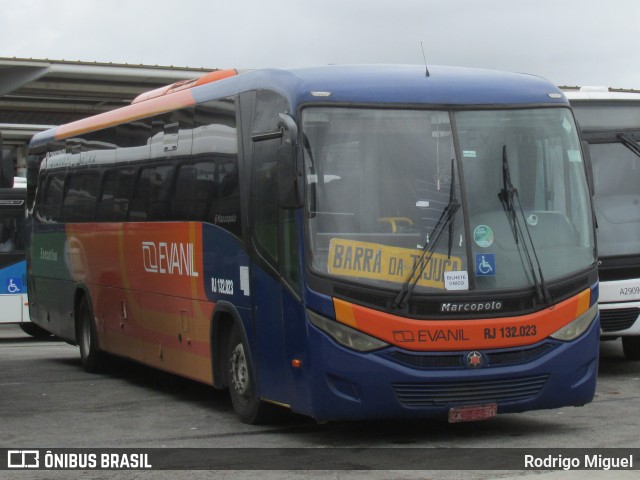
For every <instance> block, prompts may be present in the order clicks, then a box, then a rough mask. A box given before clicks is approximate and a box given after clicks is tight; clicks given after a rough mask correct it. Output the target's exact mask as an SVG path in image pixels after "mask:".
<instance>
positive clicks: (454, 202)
mask: <svg viewBox="0 0 640 480" xmlns="http://www.w3.org/2000/svg"><path fill="white" fill-rule="evenodd" d="M454 165H455V160H454V159H452V160H451V188H450V190H449V203H448V204H447V206H446V207H445V208H444V209H443V210H442V213H441V214H440V218H438V221H437V222H436V224H435V226H434V227H433V230H432V232H431V235H430V237H431V241H428V242H425V245H424V246H423V247H422V253H421V254H420V257H419V258H418V260H417V261H416V262H415V263H414V264H413V268H412V269H411V273H410V274H409V276H408V277H407V279H406V280H405V281H404V283H403V284H402V287H401V288H400V291H399V292H398V295H396V298H395V300H394V301H393V304H392V306H393V307H394V308H398V309H402V308H404V306H405V305H406V304H407V302H408V301H409V299H410V298H411V295H412V294H413V290H414V289H415V287H416V285H417V284H418V280H420V277H421V276H422V272H424V269H425V268H426V267H427V265H428V264H429V263H430V262H431V259H432V258H433V254H434V253H435V250H436V247H437V246H438V242H439V241H440V237H442V232H444V229H445V228H446V227H447V226H448V227H449V231H448V233H449V246H448V256H449V257H451V249H452V247H453V218H454V217H455V214H456V212H457V211H458V209H459V208H460V202H459V201H458V198H457V197H456V186H455V172H454ZM427 238H429V237H427Z"/></svg>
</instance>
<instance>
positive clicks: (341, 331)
mask: <svg viewBox="0 0 640 480" xmlns="http://www.w3.org/2000/svg"><path fill="white" fill-rule="evenodd" d="M307 316H308V317H309V321H310V322H311V324H312V325H315V326H316V327H318V328H319V329H320V330H322V331H323V332H325V333H326V334H327V335H329V336H330V337H331V338H333V339H334V340H335V341H336V342H338V343H339V344H340V345H343V346H345V347H347V348H351V349H352V350H357V351H358V352H370V351H371V350H377V349H379V348H383V347H386V346H388V345H389V344H388V343H385V342H383V341H382V340H378V339H377V338H374V337H371V336H369V335H367V334H366V333H362V332H359V331H358V330H354V329H353V328H351V327H347V326H346V325H343V324H342V323H339V322H337V321H335V320H330V319H328V318H326V317H323V316H322V315H318V314H317V313H314V312H312V311H310V310H307Z"/></svg>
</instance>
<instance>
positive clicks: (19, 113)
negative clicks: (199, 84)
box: [0, 57, 216, 145]
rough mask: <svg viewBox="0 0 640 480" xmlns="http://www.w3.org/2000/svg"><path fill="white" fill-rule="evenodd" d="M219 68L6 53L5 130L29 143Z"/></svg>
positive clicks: (10, 140)
mask: <svg viewBox="0 0 640 480" xmlns="http://www.w3.org/2000/svg"><path fill="white" fill-rule="evenodd" d="M214 70H216V69H206V68H189V67H185V68H182V67H166V66H157V65H156V66H150V65H130V64H115V63H98V62H82V61H65V60H36V59H24V58H4V57H0V131H1V132H2V136H3V138H4V142H5V144H14V145H20V144H26V143H28V142H29V140H30V138H31V136H33V135H34V134H35V133H37V132H38V131H41V130H44V129H46V128H49V127H51V126H55V125H61V124H63V123H68V122H71V121H74V120H78V119H80V118H85V117H88V116H91V115H96V114H98V113H102V112H105V111H108V110H113V109H115V108H118V107H122V106H125V105H127V104H129V103H131V100H133V99H134V98H135V97H137V96H138V95H139V94H141V93H143V92H146V91H149V90H153V89H156V88H159V87H162V86H164V85H169V84H172V83H174V82H177V81H179V80H185V79H191V78H196V77H200V76H201V75H204V74H205V73H207V72H211V71H214Z"/></svg>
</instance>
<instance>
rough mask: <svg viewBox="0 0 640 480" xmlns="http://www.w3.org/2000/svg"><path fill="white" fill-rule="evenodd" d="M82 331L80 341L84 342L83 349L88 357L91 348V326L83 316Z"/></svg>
mask: <svg viewBox="0 0 640 480" xmlns="http://www.w3.org/2000/svg"><path fill="white" fill-rule="evenodd" d="M81 328H82V332H81V335H80V337H81V338H80V341H81V342H82V350H83V353H84V356H85V357H86V356H87V355H89V351H90V349H91V330H90V328H89V325H87V320H86V318H83V321H82V327H81Z"/></svg>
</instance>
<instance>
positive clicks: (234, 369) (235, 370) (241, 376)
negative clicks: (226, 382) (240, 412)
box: [231, 343, 249, 396]
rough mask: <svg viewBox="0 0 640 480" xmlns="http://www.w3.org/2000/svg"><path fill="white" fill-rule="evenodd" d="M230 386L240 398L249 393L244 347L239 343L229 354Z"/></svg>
mask: <svg viewBox="0 0 640 480" xmlns="http://www.w3.org/2000/svg"><path fill="white" fill-rule="evenodd" d="M231 384H232V385H233V389H234V390H235V391H236V392H237V393H238V395H240V396H246V395H247V392H248V391H249V368H248V365H247V358H246V356H245V354H244V347H243V346H242V344H241V343H239V344H238V345H236V346H235V347H234V348H233V350H232V352H231Z"/></svg>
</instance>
